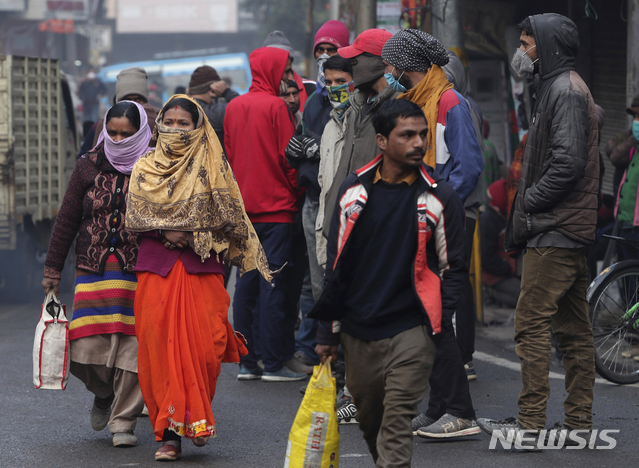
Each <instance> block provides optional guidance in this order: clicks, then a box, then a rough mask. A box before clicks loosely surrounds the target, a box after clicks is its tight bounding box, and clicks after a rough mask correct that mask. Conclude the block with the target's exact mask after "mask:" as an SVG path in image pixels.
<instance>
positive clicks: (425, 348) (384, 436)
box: [355, 326, 463, 468]
mask: <svg viewBox="0 0 639 468" xmlns="http://www.w3.org/2000/svg"><path fill="white" fill-rule="evenodd" d="M435 352H436V349H435V343H434V342H433V340H432V339H431V338H430V337H429V336H428V330H427V328H426V327H425V326H420V327H415V328H412V329H410V330H406V331H405V332H402V333H400V334H398V335H396V336H394V337H392V338H390V339H389V346H388V355H387V357H386V359H385V360H384V384H385V385H384V413H383V417H382V423H381V428H380V431H379V435H378V437H377V452H378V455H379V458H378V459H377V463H376V466H377V467H379V468H381V467H406V468H410V466H411V458H412V454H413V433H412V430H411V420H412V419H413V417H415V414H416V413H417V403H418V402H419V401H420V400H421V399H422V398H423V397H424V395H425V393H426V390H427V389H428V378H429V374H430V371H431V370H432V366H433V362H434V360H435ZM462 369H463V368H462ZM355 404H356V405H357V406H358V410H359V402H358V399H357V398H355ZM358 418H359V411H358Z"/></svg>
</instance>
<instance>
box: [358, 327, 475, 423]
mask: <svg viewBox="0 0 639 468" xmlns="http://www.w3.org/2000/svg"><path fill="white" fill-rule="evenodd" d="M349 379H350V376H349ZM428 383H429V384H430V399H429V400H428V410H426V415H427V416H428V417H430V418H433V419H436V420H437V419H439V418H441V417H442V416H443V415H444V414H445V413H450V414H452V415H453V416H456V417H458V418H463V419H475V409H474V408H473V401H472V399H471V398H470V388H469V386H468V377H466V370H465V369H464V363H463V362H462V359H461V354H460V353H459V347H458V346H457V341H456V340H455V330H454V329H453V323H452V317H446V316H444V317H442V331H441V333H440V336H439V338H438V341H437V353H436V354H435V364H434V365H433V371H432V372H431V374H430V380H429V382H428ZM348 386H349V388H350V380H349V384H348Z"/></svg>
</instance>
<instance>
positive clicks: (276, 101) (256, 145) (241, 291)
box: [224, 47, 306, 382]
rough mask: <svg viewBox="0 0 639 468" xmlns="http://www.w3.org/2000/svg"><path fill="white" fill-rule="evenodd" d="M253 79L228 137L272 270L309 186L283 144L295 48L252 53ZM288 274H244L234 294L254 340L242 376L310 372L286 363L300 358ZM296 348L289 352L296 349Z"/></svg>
mask: <svg viewBox="0 0 639 468" xmlns="http://www.w3.org/2000/svg"><path fill="white" fill-rule="evenodd" d="M249 62H250V65H251V73H252V74H253V83H252V84H251V88H250V89H249V92H248V93H247V94H245V95H244V96H240V97H237V98H235V99H234V100H233V101H231V102H230V103H229V104H228V106H227V108H226V116H225V119H224V143H225V146H226V152H227V156H228V160H229V163H230V164H231V167H232V168H233V172H234V173H235V177H236V179H237V183H238V184H239V186H240V190H241V191H242V197H243V198H244V204H245V206H246V212H247V213H248V215H249V218H250V219H251V222H252V223H253V225H254V226H255V231H256V232H257V235H258V236H259V238H260V241H261V242H262V245H263V246H264V250H265V252H266V256H267V258H268V261H269V264H270V267H271V269H272V270H277V269H279V268H281V267H282V266H283V265H284V264H285V263H286V262H287V260H288V257H289V254H290V250H291V239H292V237H291V236H292V229H291V228H292V223H293V214H294V213H295V212H296V211H297V210H298V205H299V199H300V196H301V195H302V193H303V191H302V190H300V189H299V188H298V187H297V171H295V170H294V169H292V168H291V167H290V166H289V165H288V163H287V162H286V156H285V155H284V150H285V149H286V146H287V145H288V142H289V140H290V139H291V137H292V136H293V133H294V128H293V119H292V115H291V114H290V112H289V109H288V106H287V105H286V102H284V100H283V99H281V98H280V97H278V96H279V95H280V94H282V93H285V92H286V82H287V81H288V80H290V79H292V70H291V65H292V63H293V60H292V58H291V57H290V56H289V53H288V52H287V51H285V50H282V49H279V48H275V47H262V48H259V49H257V50H255V51H253V53H251V55H250V57H249ZM283 286H284V285H283V284H282V278H281V276H278V277H276V278H275V279H274V280H273V284H272V285H269V284H268V283H267V282H266V281H265V280H264V279H263V278H262V277H261V276H260V275H259V274H258V273H257V272H255V271H253V272H249V273H246V274H244V275H243V276H242V277H240V276H239V274H238V277H237V283H236V287H235V296H234V298H233V319H234V325H235V329H236V330H237V331H239V332H240V333H242V334H243V335H244V336H245V337H246V338H247V340H248V350H249V353H248V355H246V356H244V357H243V358H242V359H241V362H240V373H239V374H238V379H239V380H253V379H259V378H261V379H262V380H264V381H266V382H283V381H291V380H302V379H304V378H305V377H306V374H301V373H296V372H293V371H291V370H290V369H288V368H287V367H286V366H285V363H286V362H287V361H289V360H290V359H291V358H292V357H293V352H294V351H295V350H294V348H293V349H291V350H290V352H289V349H288V348H289V347H288V346H287V345H288V344H291V343H293V342H294V337H293V335H294V326H295V319H296V317H289V316H287V314H286V309H285V307H284V301H285V294H284V289H283ZM256 305H257V309H256V310H257V313H258V314H259V317H260V344H261V346H260V348H261V352H262V361H263V363H264V372H262V370H261V369H260V368H259V367H258V365H257V359H258V357H257V355H256V353H255V349H254V346H253V345H254V340H253V333H252V325H253V309H254V308H255V306H256ZM289 354H290V355H289Z"/></svg>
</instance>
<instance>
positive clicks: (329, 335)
mask: <svg viewBox="0 0 639 468" xmlns="http://www.w3.org/2000/svg"><path fill="white" fill-rule="evenodd" d="M352 182H353V181H352V180H350V177H349V178H347V179H346V180H345V181H344V182H343V183H342V185H341V187H340V189H339V192H338V195H337V203H336V204H335V209H334V210H333V214H332V217H331V225H330V226H331V227H330V230H329V236H328V244H327V247H326V250H327V252H326V257H327V258H326V272H325V274H324V289H326V286H327V285H328V282H329V280H330V277H331V276H332V275H333V267H334V265H335V259H336V258H337V242H338V238H339V227H340V223H339V218H340V216H341V209H340V206H339V202H340V200H341V199H342V196H343V195H344V193H345V192H346V189H347V188H348V187H349V186H350V185H351V184H352ZM338 329H339V322H338V321H330V320H318V325H317V343H318V344H322V345H337V344H339V332H338V331H337V330H338Z"/></svg>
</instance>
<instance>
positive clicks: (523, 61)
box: [510, 45, 539, 78]
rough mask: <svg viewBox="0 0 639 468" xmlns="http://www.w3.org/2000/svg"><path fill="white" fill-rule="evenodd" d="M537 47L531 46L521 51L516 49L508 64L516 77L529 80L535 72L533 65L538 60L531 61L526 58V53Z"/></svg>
mask: <svg viewBox="0 0 639 468" xmlns="http://www.w3.org/2000/svg"><path fill="white" fill-rule="evenodd" d="M535 47H537V46H536V45H534V46H532V47H531V48H530V49H528V50H526V51H523V50H521V49H517V50H516V51H515V54H514V55H513V59H512V60H511V62H510V66H511V67H513V70H514V71H515V73H517V75H519V76H520V77H521V78H530V77H532V75H533V72H534V71H535V63H537V62H538V61H539V59H537V60H535V61H534V62H533V60H532V59H531V58H530V57H529V56H528V51H529V50H532V49H534V48H535Z"/></svg>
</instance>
